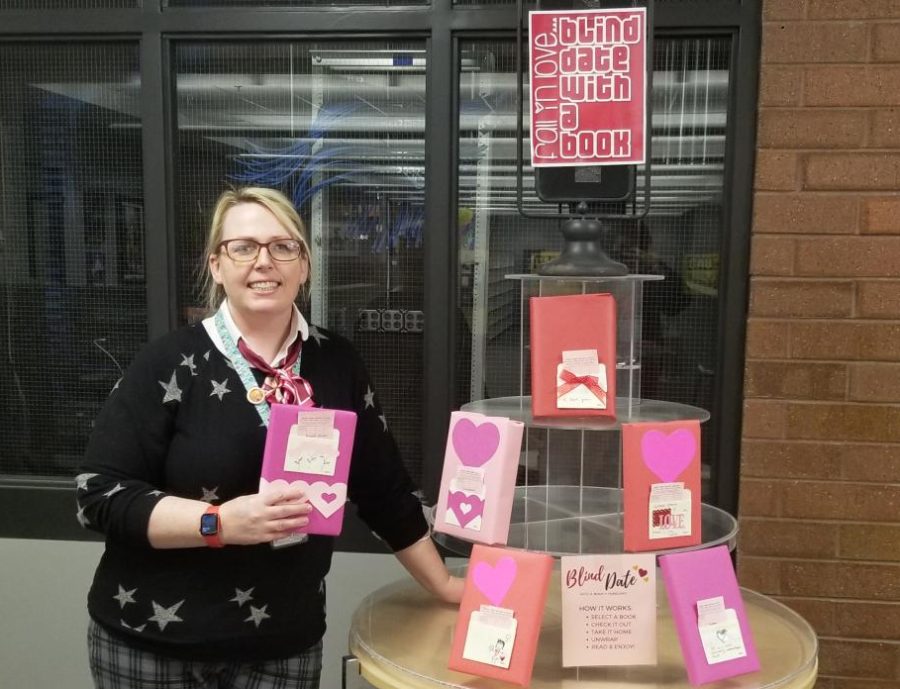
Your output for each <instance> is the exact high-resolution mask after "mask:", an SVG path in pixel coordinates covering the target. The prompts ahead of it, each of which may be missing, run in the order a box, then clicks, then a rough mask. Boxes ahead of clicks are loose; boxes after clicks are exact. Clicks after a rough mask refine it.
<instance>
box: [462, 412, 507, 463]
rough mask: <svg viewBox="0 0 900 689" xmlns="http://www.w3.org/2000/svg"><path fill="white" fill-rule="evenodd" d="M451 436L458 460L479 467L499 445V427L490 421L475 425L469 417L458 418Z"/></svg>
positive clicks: (492, 454)
mask: <svg viewBox="0 0 900 689" xmlns="http://www.w3.org/2000/svg"><path fill="white" fill-rule="evenodd" d="M451 438H452V440H453V449H454V451H455V452H456V454H457V456H458V457H459V461H460V462H462V463H463V464H465V465H466V466H470V467H480V466H481V465H482V464H484V463H485V462H486V461H488V460H489V459H490V458H491V457H493V456H494V453H495V452H496V451H497V448H498V447H500V429H499V428H497V425H496V424H494V423H491V422H490V421H487V422H485V423H483V424H481V425H478V426H476V425H475V424H474V423H472V422H471V421H469V419H460V420H459V421H457V422H456V425H455V426H454V427H453V433H452V435H451Z"/></svg>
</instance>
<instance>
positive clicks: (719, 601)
mask: <svg viewBox="0 0 900 689" xmlns="http://www.w3.org/2000/svg"><path fill="white" fill-rule="evenodd" d="M697 627H698V630H699V631H700V642H701V643H702V644H703V652H704V653H705V654H706V662H707V663H709V664H710V665H715V664H716V663H724V662H725V661H726V660H734V659H735V658H744V657H746V655H747V649H746V647H745V646H744V638H743V636H742V635H741V625H740V623H739V622H738V617H737V613H736V612H735V611H734V610H733V609H731V608H727V609H726V608H725V599H724V597H722V596H717V597H716V598H706V599H704V600H698V601H697Z"/></svg>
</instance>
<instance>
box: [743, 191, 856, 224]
mask: <svg viewBox="0 0 900 689" xmlns="http://www.w3.org/2000/svg"><path fill="white" fill-rule="evenodd" d="M858 227H859V200H858V199H857V198H856V197H852V196H834V195H831V194H809V193H807V194H766V193H758V194H756V196H755V198H754V200H753V233H754V234H759V233H782V232H783V233H791V234H805V233H811V234H854V233H855V232H856V231H857V228H858Z"/></svg>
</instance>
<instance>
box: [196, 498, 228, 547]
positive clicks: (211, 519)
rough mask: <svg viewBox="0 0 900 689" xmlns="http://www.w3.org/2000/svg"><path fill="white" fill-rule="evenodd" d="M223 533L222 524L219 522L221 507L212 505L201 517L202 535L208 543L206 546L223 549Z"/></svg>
mask: <svg viewBox="0 0 900 689" xmlns="http://www.w3.org/2000/svg"><path fill="white" fill-rule="evenodd" d="M221 532H222V523H221V522H220V521H219V506H218V505H210V506H209V507H207V508H206V512H204V513H203V514H202V515H201V516H200V535H201V536H203V540H204V541H206V545H208V546H209V547H210V548H223V547H224V546H225V544H224V543H223V542H222V538H221V537H220V534H221Z"/></svg>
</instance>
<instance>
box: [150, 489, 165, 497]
mask: <svg viewBox="0 0 900 689" xmlns="http://www.w3.org/2000/svg"><path fill="white" fill-rule="evenodd" d="M147 495H152V496H153V497H156V496H157V495H165V492H164V491H161V490H160V489H159V488H157V489H156V490H151V491H150V492H149V493H147Z"/></svg>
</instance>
